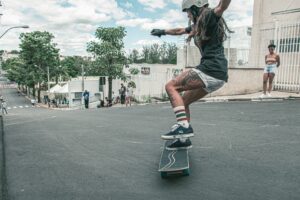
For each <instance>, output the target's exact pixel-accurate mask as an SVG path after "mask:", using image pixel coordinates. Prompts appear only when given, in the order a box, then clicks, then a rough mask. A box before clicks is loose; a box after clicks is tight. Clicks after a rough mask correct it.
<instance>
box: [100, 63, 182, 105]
mask: <svg viewBox="0 0 300 200" xmlns="http://www.w3.org/2000/svg"><path fill="white" fill-rule="evenodd" d="M145 67H146V68H150V74H142V73H141V69H142V68H145ZM129 68H137V69H139V70H140V73H139V74H138V75H130V74H129V71H128V70H129ZM129 68H127V69H125V73H126V74H127V75H128V77H130V78H129V80H128V81H130V80H131V81H134V82H135V84H136V88H135V89H134V96H135V98H136V99H138V100H139V101H147V99H149V96H151V97H162V95H163V94H165V93H166V92H165V84H166V83H167V82H168V81H169V80H171V79H172V78H173V77H174V75H176V74H178V73H180V72H181V71H183V67H180V66H177V65H172V64H146V63H142V64H131V65H130V67H129ZM121 83H124V82H123V81H121V80H113V87H112V89H113V91H114V92H115V93H116V94H118V90H119V89H120V87H121V86H120V84H121ZM124 85H125V86H127V83H124ZM107 91H108V85H107V86H106V90H105V95H108V94H107Z"/></svg>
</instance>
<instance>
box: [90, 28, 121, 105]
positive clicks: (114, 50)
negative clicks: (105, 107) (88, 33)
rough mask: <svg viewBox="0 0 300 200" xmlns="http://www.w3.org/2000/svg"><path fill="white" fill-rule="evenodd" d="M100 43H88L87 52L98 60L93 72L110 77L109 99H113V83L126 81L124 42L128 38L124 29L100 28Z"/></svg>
mask: <svg viewBox="0 0 300 200" xmlns="http://www.w3.org/2000/svg"><path fill="white" fill-rule="evenodd" d="M95 35H96V38H97V39H98V41H92V42H89V43H88V47H87V51H88V52H90V53H92V54H93V56H94V57H95V58H96V60H95V61H94V62H93V64H92V68H93V72H94V73H95V74H98V75H99V76H108V88H109V91H108V99H109V100H111V99H112V81H113V79H116V78H121V79H124V78H125V75H124V73H123V65H124V63H125V60H126V59H125V56H124V50H123V48H124V42H123V38H124V37H125V36H126V31H125V28H124V27H120V26H119V27H116V28H114V27H109V28H104V27H99V28H98V29H97V30H96V33H95Z"/></svg>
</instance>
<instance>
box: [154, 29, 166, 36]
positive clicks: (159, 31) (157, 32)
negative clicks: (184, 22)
mask: <svg viewBox="0 0 300 200" xmlns="http://www.w3.org/2000/svg"><path fill="white" fill-rule="evenodd" d="M151 35H154V36H158V37H160V36H162V35H166V32H165V30H163V29H153V30H152V31H151Z"/></svg>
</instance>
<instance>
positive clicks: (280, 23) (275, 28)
mask: <svg viewBox="0 0 300 200" xmlns="http://www.w3.org/2000/svg"><path fill="white" fill-rule="evenodd" d="M253 10H254V13H253V29H252V41H251V44H252V45H251V51H250V60H249V64H250V65H251V66H252V67H257V68H263V67H264V66H265V60H264V59H265V55H266V54H267V53H268V49H267V46H268V45H269V44H270V43H273V44H275V45H276V46H277V47H276V51H277V53H279V55H280V58H281V66H280V67H279V69H278V73H277V75H276V76H275V84H274V87H275V89H278V90H286V91H299V90H300V86H299V85H300V1H297V0H287V1H282V0H263V1H262V0H254V9H253Z"/></svg>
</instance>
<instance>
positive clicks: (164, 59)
mask: <svg viewBox="0 0 300 200" xmlns="http://www.w3.org/2000/svg"><path fill="white" fill-rule="evenodd" d="M128 58H129V60H130V61H131V62H133V63H149V64H157V63H162V64H176V62H177V47H176V44H174V43H163V44H161V45H159V44H152V45H150V46H143V49H142V52H141V55H139V52H138V51H137V50H136V49H134V50H132V52H131V53H130V54H129V57H128Z"/></svg>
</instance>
